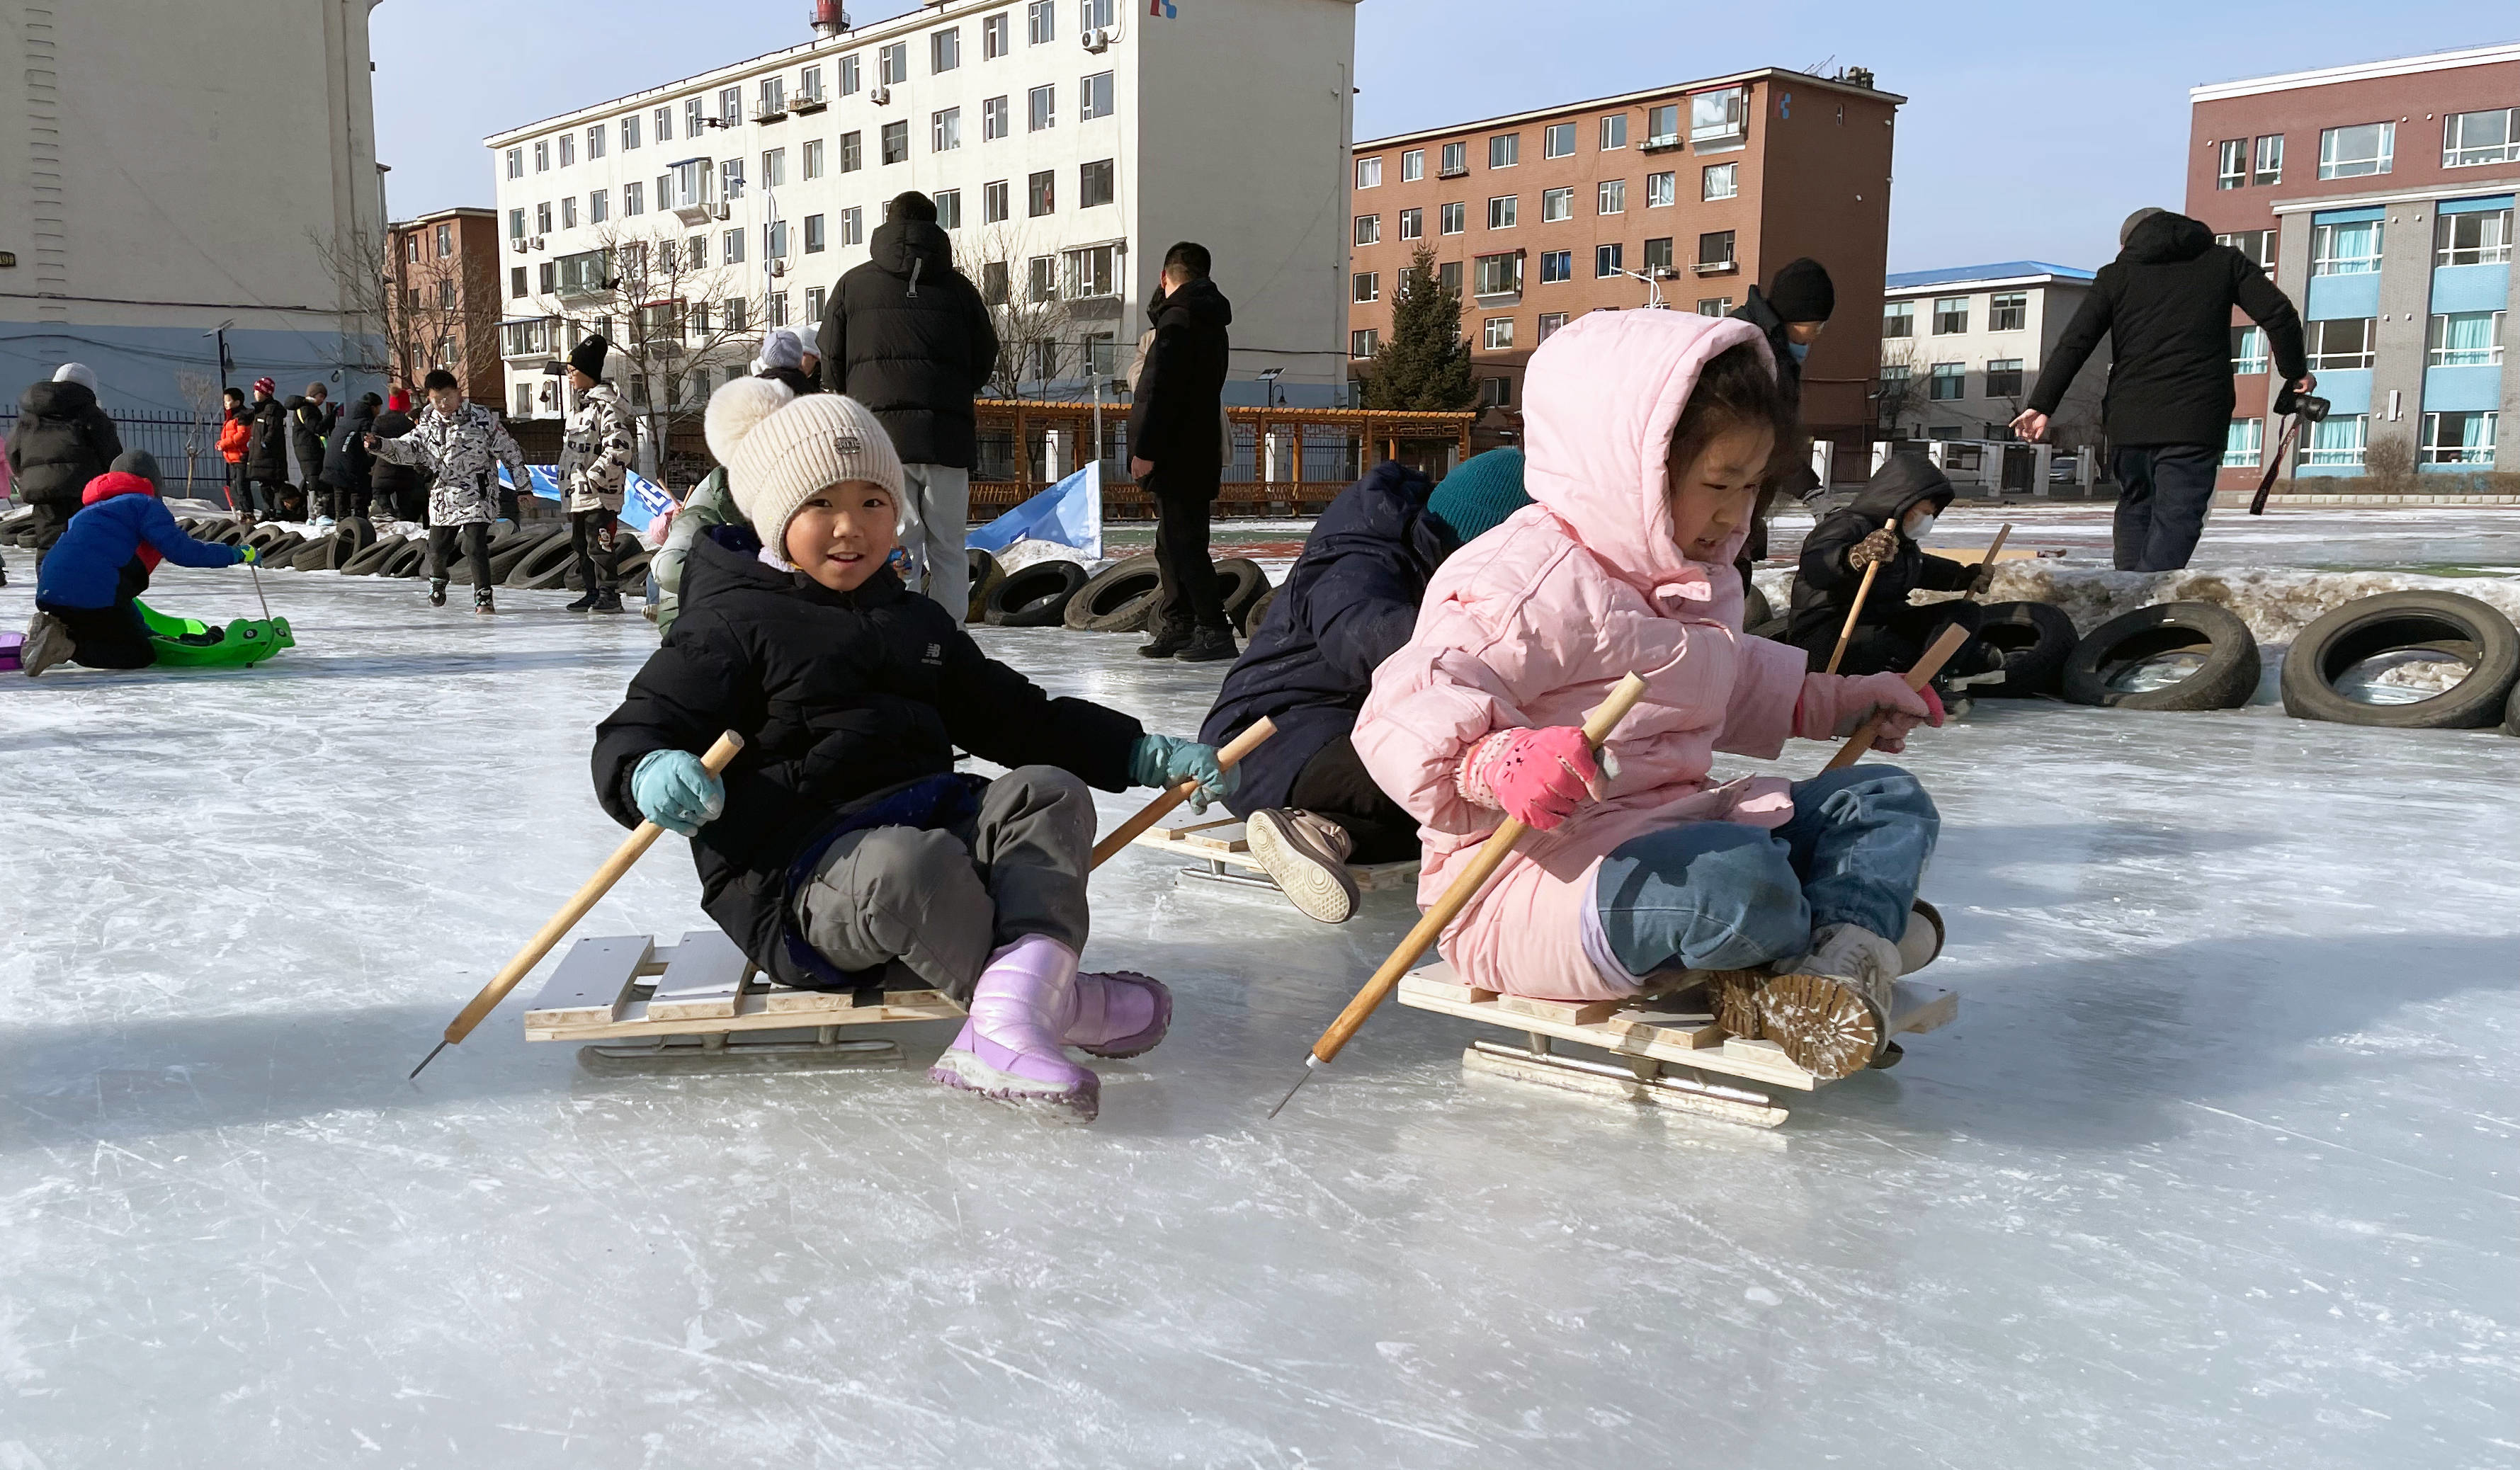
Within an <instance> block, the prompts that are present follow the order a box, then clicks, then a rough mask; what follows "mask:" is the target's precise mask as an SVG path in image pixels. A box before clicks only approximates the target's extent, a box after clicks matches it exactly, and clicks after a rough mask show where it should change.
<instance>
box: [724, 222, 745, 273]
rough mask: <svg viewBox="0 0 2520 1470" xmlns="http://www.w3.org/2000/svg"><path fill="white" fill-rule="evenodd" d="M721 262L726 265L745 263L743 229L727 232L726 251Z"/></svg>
mask: <svg viewBox="0 0 2520 1470" xmlns="http://www.w3.org/2000/svg"><path fill="white" fill-rule="evenodd" d="M720 263H721V264H724V265H742V264H743V232H742V230H729V231H727V232H726V253H725V255H724V256H723V257H722V259H721V261H720Z"/></svg>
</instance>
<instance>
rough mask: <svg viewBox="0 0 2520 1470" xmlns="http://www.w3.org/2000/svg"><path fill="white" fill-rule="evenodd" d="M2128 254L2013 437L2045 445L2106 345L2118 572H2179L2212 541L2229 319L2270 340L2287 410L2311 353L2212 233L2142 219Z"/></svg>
mask: <svg viewBox="0 0 2520 1470" xmlns="http://www.w3.org/2000/svg"><path fill="white" fill-rule="evenodd" d="M2118 245H2119V246H2120V249H2119V251H2118V258H2117V259H2115V260H2113V261H2110V262H2109V263H2108V264H2107V265H2104V266H2102V267H2100V271H2099V275H2098V276H2097V277H2096V278H2095V279H2094V280H2093V283H2092V290H2091V293H2090V294H2089V295H2087V296H2085V297H2084V298H2083V305H2082V309H2081V310H2079V311H2077V312H2075V313H2074V319H2073V321H2071V322H2070V323H2068V324H2067V325H2066V327H2065V333H2064V335H2062V336H2060V337H2058V338H2057V339H2056V350H2055V351H2054V352H2053V353H2052V354H2051V355H2050V356H2049V357H2048V366H2047V369H2046V371H2044V372H2042V373H2041V374H2040V375H2039V382H2038V384H2037V385H2036V386H2035V387H2033V388H2032V389H2031V390H2030V399H2029V407H2027V408H2025V409H2023V410H2022V412H2021V416H2020V417H2019V418H2017V419H2015V420H2013V421H2012V428H2013V432H2015V433H2017V434H2019V435H2021V436H2022V437H2023V438H2025V439H2032V440H2036V439H2041V438H2044V437H2046V436H2047V433H2048V415H2049V414H2052V413H2054V412H2055V411H2056V405H2057V404H2058V403H2059V402H2061V401H2063V399H2064V397H2065V390H2066V389H2067V388H2069V387H2071V386H2073V382H2074V375H2075V374H2077V373H2079V372H2081V371H2082V370H2083V364H2084V362H2085V361H2086V360H2087V359H2089V358H2090V357H2091V355H2092V349H2093V348H2094V347H2096V346H2098V345H2099V341H2100V338H2101V337H2102V336H2106V337H2108V338H2109V341H2110V350H2111V361H2110V363H2109V387H2108V398H2107V407H2106V409H2105V411H2104V420H2103V427H2104V428H2105V430H2106V432H2107V434H2108V438H2109V443H2110V445H2111V446H2112V449H2111V455H2110V460H2109V468H2110V469H2111V471H2112V472H2113V473H2114V474H2115V475H2116V476H2117V480H2118V484H2119V486H2120V487H2121V488H2120V490H2119V493H2118V511H2117V525H2116V534H2115V538H2114V539H2115V542H2116V552H2117V568H2118V570H2120V571H2178V570H2180V569H2181V568H2183V567H2184V566H2186V565H2187V558H2188V557H2189V556H2191V555H2193V554H2194V552H2195V550H2196V539H2197V538H2198V537H2199V536H2201V535H2203V534H2204V531H2205V512H2207V511H2208V510H2209V509H2211V508H2212V506H2213V504H2214V474H2215V471H2216V470H2218V469H2220V468H2222V467H2223V445H2224V442H2225V440H2226V438H2227V437H2228V432H2229V428H2230V422H2231V407H2232V404H2233V402H2234V399H2233V395H2232V391H2231V310H2232V308H2233V307H2237V308H2239V309H2240V310H2242V311H2245V312H2247V313H2248V314H2249V318H2250V320H2252V321H2254V322H2256V323H2257V324H2258V325H2259V326H2260V327H2263V328H2265V329H2266V334H2267V344H2268V346H2269V347H2270V349H2272V351H2273V356H2274V365H2275V372H2276V375H2277V376H2278V377H2280V378H2281V379H2283V381H2284V383H2285V385H2286V389H2287V394H2286V400H2285V401H2287V402H2288V401H2289V398H2290V395H2291V394H2295V393H2307V392H2309V391H2310V390H2311V389H2312V388H2313V387H2316V386H2317V385H2318V384H2317V381H2316V379H2313V378H2312V377H2311V376H2310V359H2309V357H2308V356H2307V355H2306V354H2305V352H2304V351H2303V347H2302V333H2301V314H2300V313H2299V312H2297V311H2295V310H2293V305H2292V302H2291V301H2290V300H2288V299H2286V298H2285V296H2284V293H2283V292H2282V291H2281V290H2277V289H2276V288H2275V284H2274V283H2273V281H2270V280H2268V279H2267V273H2266V271H2265V270H2264V269H2262V268H2261V267H2260V266H2259V265H2258V263H2257V262H2256V261H2254V260H2251V259H2250V258H2249V257H2248V256H2246V255H2244V254H2242V253H2240V252H2239V251H2238V250H2237V249H2234V248H2233V247H2231V246H2230V245H2216V244H2215V243H2214V232H2213V231H2211V230H2208V229H2207V228H2205V226H2204V225H2203V224H2202V223H2200V222H2199V221H2196V220H2193V219H2189V218H2188V217H2187V216H2186V215H2183V214H2173V213H2171V212H2170V211H2169V210H2167V209H2155V208H2143V209H2138V210H2137V211H2136V212H2135V213H2133V214H2130V215H2128V216H2127V218H2126V223H2125V224H2124V225H2122V226H2120V227H2119V229H2118ZM2279 411H2280V410H2279Z"/></svg>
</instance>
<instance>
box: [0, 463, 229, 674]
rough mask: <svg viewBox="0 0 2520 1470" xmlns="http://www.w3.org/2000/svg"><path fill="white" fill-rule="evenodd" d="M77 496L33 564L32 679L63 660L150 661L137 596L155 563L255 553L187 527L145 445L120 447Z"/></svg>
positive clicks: (153, 658) (28, 646)
mask: <svg viewBox="0 0 2520 1470" xmlns="http://www.w3.org/2000/svg"><path fill="white" fill-rule="evenodd" d="M79 499H80V504H81V506H82V507H83V509H82V510H80V512H78V513H77V514H76V515H73V516H71V517H70V523H69V529H68V530H66V531H64V532H63V533H62V539H61V540H60V541H58V542H56V543H55V544H54V546H53V549H52V551H51V552H49V553H47V554H46V555H45V557H44V562H43V565H41V566H39V567H37V568H36V569H35V619H34V621H33V622H32V623H31V624H29V625H28V626H27V629H26V642H25V646H23V647H22V648H21V649H20V650H19V655H18V656H19V663H20V666H21V667H22V668H23V669H24V670H25V671H26V676H27V677H28V678H30V679H31V678H36V677H40V676H41V675H42V674H43V672H44V671H45V670H46V669H49V668H51V667H52V666H53V665H55V664H57V663H60V662H62V661H64V660H65V659H67V660H68V661H70V662H73V663H79V664H84V665H86V666H87V667H89V668H91V669H145V668H148V667H149V666H150V665H152V664H154V663H156V662H157V661H158V646H157V644H156V643H154V642H152V640H151V638H150V633H149V625H148V623H147V622H146V621H144V620H143V619H142V617H141V614H140V607H139V601H140V595H141V594H142V593H144V592H147V591H148V590H149V574H150V573H151V572H153V571H155V570H157V568H158V562H159V561H160V560H161V559H162V560H169V561H172V562H174V563H175V564H176V565H178V566H234V565H236V564H237V563H238V562H240V561H252V560H255V559H256V558H257V557H258V555H259V554H258V553H256V552H255V551H254V549H253V548H251V547H249V546H221V545H220V544H219V543H217V542H215V541H196V540H194V539H193V538H192V537H190V536H187V535H185V534H184V528H183V527H182V526H180V525H177V524H176V523H175V516H174V512H170V511H168V510H167V509H166V503H165V502H164V501H162V500H159V499H158V460H157V458H156V457H155V456H154V455H152V454H150V453H149V451H147V450H145V449H129V450H125V451H123V452H122V454H121V455H120V456H119V457H118V458H116V459H115V460H114V462H113V468H112V469H110V470H108V471H107V472H106V473H104V474H100V475H98V476H97V477H96V478H95V479H92V480H90V481H88V482H87V489H86V490H85V491H83V492H81V494H80V497H79Z"/></svg>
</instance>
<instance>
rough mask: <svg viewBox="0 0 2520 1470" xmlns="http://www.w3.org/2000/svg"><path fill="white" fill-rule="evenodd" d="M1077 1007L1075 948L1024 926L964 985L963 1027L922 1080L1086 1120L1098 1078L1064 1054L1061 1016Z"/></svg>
mask: <svg viewBox="0 0 2520 1470" xmlns="http://www.w3.org/2000/svg"><path fill="white" fill-rule="evenodd" d="M1075 1008H1076V952H1075V951H1073V950H1070V949H1069V948H1067V946H1065V945H1063V944H1060V943H1059V942H1058V941H1057V940H1055V939H1051V938H1049V937H1047V936H1044V935H1040V934H1027V935H1025V936H1024V937H1023V938H1021V939H1018V940H1016V941H1015V942H1014V943H1013V944H1011V945H1008V946H1007V947H1006V948H1005V949H1002V950H1000V951H998V952H997V953H996V954H994V955H991V956H990V957H989V962H988V965H987V967H986V968H984V969H982V970H981V971H980V979H979V983H978V984H977V985H976V986H974V987H973V988H972V991H971V1006H970V1011H971V1015H970V1019H969V1020H967V1021H965V1022H964V1023H963V1034H962V1035H960V1036H958V1037H956V1038H954V1045H953V1046H951V1047H946V1048H945V1054H944V1055H943V1056H940V1057H938V1058H936V1065H935V1066H933V1067H930V1068H928V1069H927V1076H928V1080H930V1081H932V1082H940V1083H943V1084H944V1085H945V1086H947V1087H949V1088H961V1089H962V1090H963V1091H967V1092H977V1093H979V1094H980V1095H981V1096H983V1097H989V1098H993V1099H995V1100H996V1101H999V1102H1005V1103H1011V1104H1012V1105H1013V1106H1014V1107H1016V1108H1017V1109H1019V1110H1021V1111H1024V1112H1028V1113H1032V1114H1035V1115H1036V1116H1039V1117H1042V1118H1045V1119H1048V1120H1050V1121H1052V1122H1057V1123H1091V1122H1093V1121H1094V1115H1095V1113H1096V1112H1097V1111H1098V1110H1099V1108H1100V1107H1101V1104H1102V1082H1101V1080H1100V1079H1098V1078H1097V1077H1095V1075H1094V1074H1093V1073H1092V1072H1090V1071H1088V1070H1086V1069H1085V1068H1083V1067H1080V1066H1078V1065H1077V1064H1076V1063H1074V1062H1072V1061H1069V1060H1068V1059H1067V1053H1066V1052H1065V1051H1064V1050H1063V1049H1061V1045H1060V1032H1061V1031H1062V1030H1063V1029H1064V1028H1063V1027H1062V1025H1061V1023H1062V1022H1063V1021H1064V1020H1065V1019H1066V1018H1067V1017H1068V1016H1069V1015H1070V1014H1071V1013H1072V1012H1073V1011H1074V1010H1075Z"/></svg>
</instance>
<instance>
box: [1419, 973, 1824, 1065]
mask: <svg viewBox="0 0 2520 1470" xmlns="http://www.w3.org/2000/svg"><path fill="white" fill-rule="evenodd" d="M1463 989H1464V987H1463V986H1462V985H1461V984H1460V983H1459V982H1458V981H1456V980H1454V979H1453V974H1452V966H1451V965H1449V964H1439V965H1429V966H1428V967H1427V968H1426V969H1423V970H1419V971H1418V972H1416V973H1415V974H1411V975H1408V976H1404V977H1403V978H1402V979H1401V982H1400V1001H1401V1003H1402V1004H1404V1005H1412V1006H1416V1007H1417V1008H1418V1009H1420V1010H1432V1011H1438V1012H1441V1013H1443V1014H1445V1015H1454V1016H1460V1017H1462V1018H1463V1019H1464V1020H1470V1021H1483V1022H1485V1023H1487V1024H1488V1025H1491V1026H1499V1027H1503V1028H1505V1029H1506V1030H1508V1031H1523V1032H1532V1033H1537V1034H1538V1035H1541V1036H1546V1037H1552V1038H1554V1039H1556V1040H1559V1041H1567V1042H1577V1043H1581V1044H1582V1045H1584V1046H1587V1047H1599V1048H1600V1049H1601V1050H1604V1051H1610V1052H1615V1053H1618V1054H1621V1055H1627V1056H1644V1057H1651V1058H1653V1059H1654V1060H1656V1061H1669V1062H1678V1063H1681V1064H1682V1065H1684V1066H1690V1067H1702V1068H1705V1069H1706V1070H1708V1071H1713V1072H1729V1073H1731V1074H1733V1076H1736V1077H1748V1078H1752V1079H1754V1080H1756V1081H1759V1082H1768V1083H1774V1084H1776V1085H1778V1087H1788V1088H1794V1089H1798V1090H1800V1091H1806V1092H1808V1091H1812V1090H1813V1089H1815V1088H1817V1087H1818V1086H1819V1085H1820V1080H1819V1079H1818V1078H1816V1077H1814V1076H1813V1075H1812V1074H1811V1073H1809V1072H1806V1071H1804V1070H1803V1069H1802V1068H1800V1067H1797V1066H1795V1065H1794V1064H1793V1063H1791V1062H1789V1061H1782V1060H1780V1059H1778V1058H1776V1057H1772V1056H1771V1055H1769V1054H1767V1053H1765V1052H1761V1051H1758V1050H1756V1049H1745V1050H1743V1051H1740V1052H1737V1053H1736V1052H1734V1051H1733V1050H1732V1049H1731V1048H1730V1047H1720V1046H1718V1045H1716V1043H1717V1042H1719V1041H1721V1040H1723V1038H1724V1033H1723V1032H1721V1031H1719V1030H1717V1029H1716V1028H1715V1026H1714V1024H1713V1023H1712V1022H1711V1021H1709V1022H1706V1023H1703V1024H1695V1025H1683V1026H1653V1025H1643V1024H1636V1023H1630V1024H1627V1025H1623V1026H1616V1027H1614V1026H1611V1025H1609V1024H1606V1023H1602V1024H1595V1025H1571V1024H1568V1023H1566V1022H1563V1021H1553V1020H1548V1019H1545V1018H1543V1017H1540V1016H1535V1015H1527V1014H1517V1013H1515V1012H1513V1011H1509V1010H1506V1009H1504V1008H1503V1007H1502V1006H1500V1005H1499V1004H1498V1003H1497V1002H1495V1001H1494V1000H1488V1001H1463V1000H1461V999H1459V996H1460V993H1461V992H1462V990H1463ZM1471 994H1473V995H1487V994H1490V993H1489V992H1484V991H1473V992H1471Z"/></svg>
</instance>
